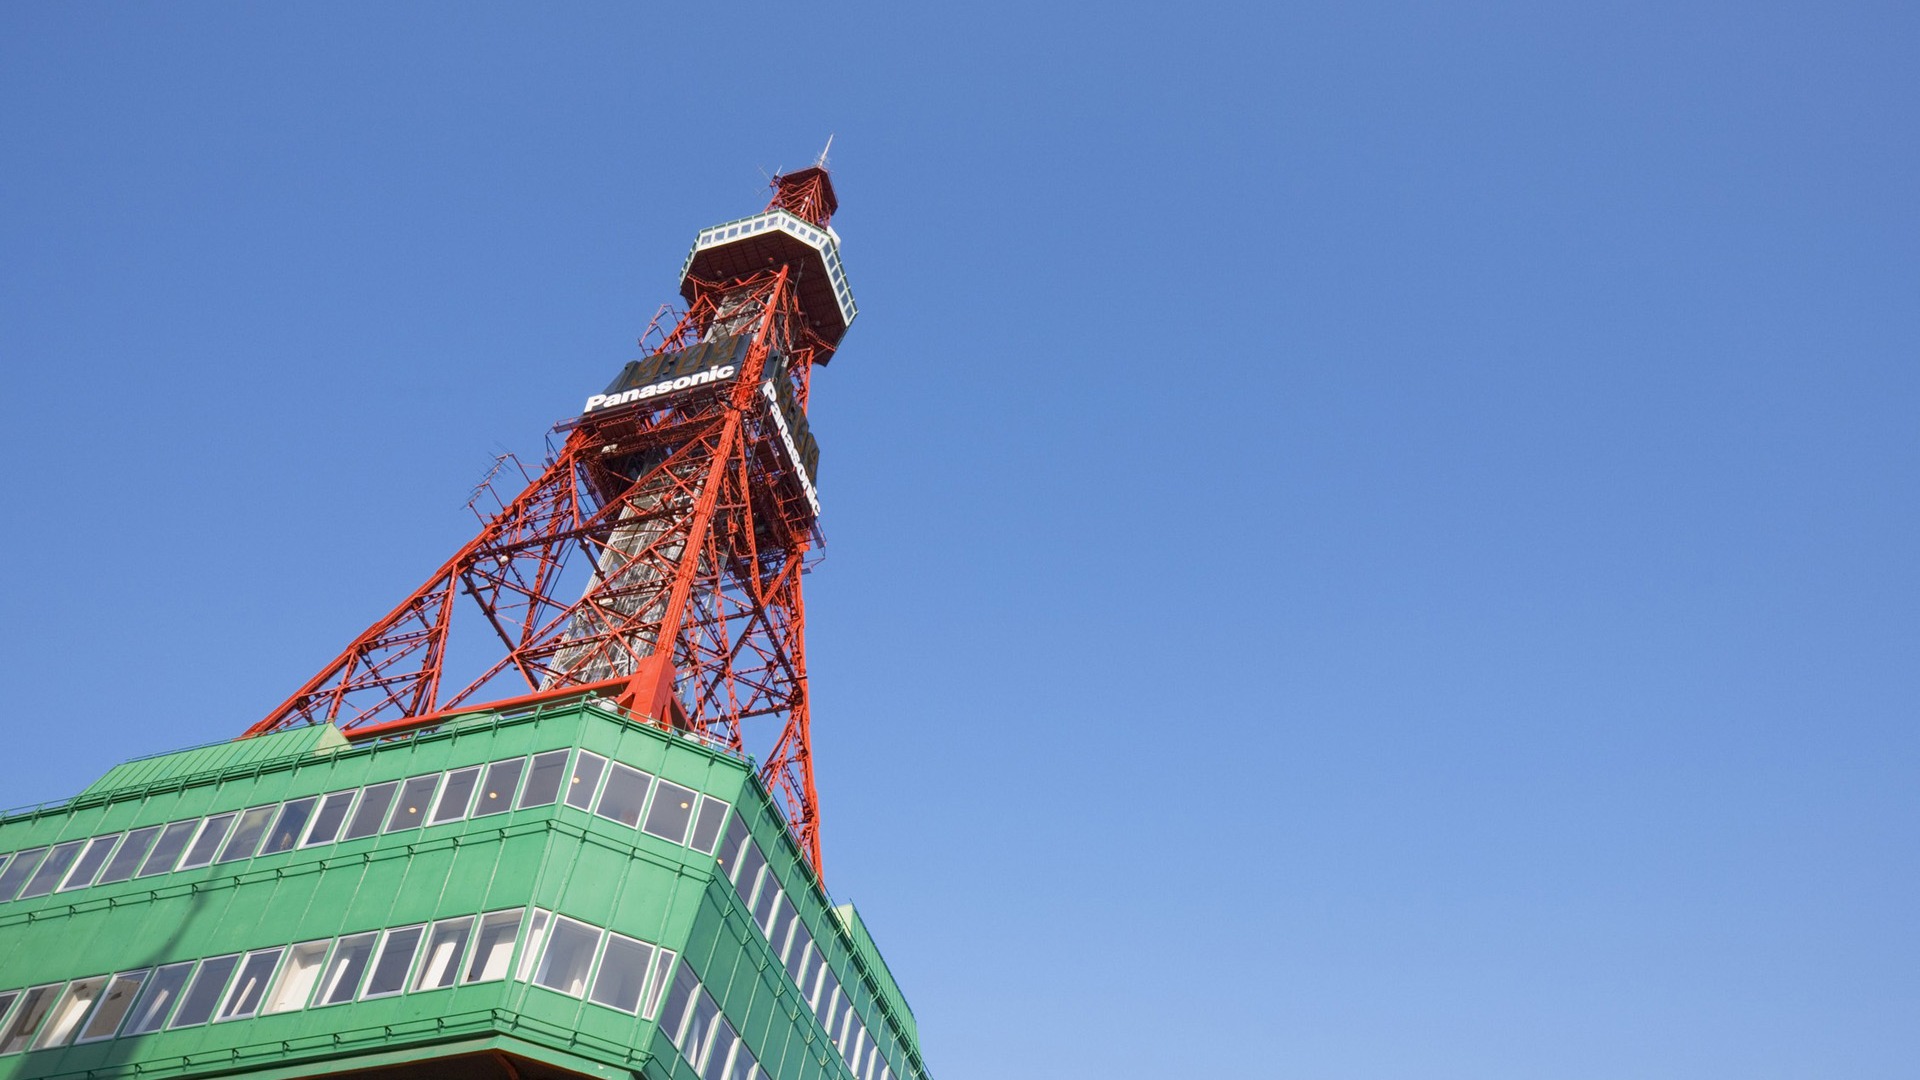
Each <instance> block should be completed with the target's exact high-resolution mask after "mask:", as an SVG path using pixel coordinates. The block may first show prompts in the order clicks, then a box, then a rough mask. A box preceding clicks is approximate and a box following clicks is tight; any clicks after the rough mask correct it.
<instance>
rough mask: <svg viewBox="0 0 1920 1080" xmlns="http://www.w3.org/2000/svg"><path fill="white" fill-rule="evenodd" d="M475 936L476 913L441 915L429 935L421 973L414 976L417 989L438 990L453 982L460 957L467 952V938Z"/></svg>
mask: <svg viewBox="0 0 1920 1080" xmlns="http://www.w3.org/2000/svg"><path fill="white" fill-rule="evenodd" d="M472 936H473V916H471V915H468V916H466V917H465V918H460V919H442V920H441V921H440V922H437V923H434V924H433V931H432V932H431V933H429V934H428V935H427V952H426V955H425V957H424V958H422V959H421V961H420V974H419V975H417V976H415V977H414V980H413V988H414V989H415V990H439V989H441V988H443V987H448V986H452V985H453V980H454V979H456V978H458V977H459V975H460V958H461V957H462V956H464V955H465V954H466V951H467V939H468V938H470V937H472Z"/></svg>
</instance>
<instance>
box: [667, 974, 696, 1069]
mask: <svg viewBox="0 0 1920 1080" xmlns="http://www.w3.org/2000/svg"><path fill="white" fill-rule="evenodd" d="M699 989H700V981H699V980H698V979H695V978H694V977H693V971H692V969H691V968H689V967H687V965H685V964H681V965H680V966H679V968H678V969H677V970H675V971H674V973H673V992H672V993H670V994H668V995H667V1007H666V1009H665V1010H664V1011H663V1012H662V1013H661V1014H660V1030H661V1031H664V1032H666V1035H667V1038H668V1040H670V1041H671V1042H672V1043H673V1045H674V1046H676V1047H678V1048H679V1049H680V1052H681V1053H683V1054H684V1053H685V1052H686V1049H687V1043H686V1020H687V1007H688V1006H689V1005H691V1004H692V1002H693V995H694V994H695V993H697V992H698V991H699Z"/></svg>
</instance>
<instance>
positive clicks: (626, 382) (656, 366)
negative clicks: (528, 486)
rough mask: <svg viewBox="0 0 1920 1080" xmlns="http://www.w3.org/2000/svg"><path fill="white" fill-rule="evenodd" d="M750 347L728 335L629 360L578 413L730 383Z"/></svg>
mask: <svg viewBox="0 0 1920 1080" xmlns="http://www.w3.org/2000/svg"><path fill="white" fill-rule="evenodd" d="M751 344H753V339H752V337H750V336H748V335H746V334H730V335H727V336H724V337H717V338H714V339H713V340H712V341H703V342H701V343H700V344H698V345H694V346H691V347H689V348H685V349H675V350H674V351H672V352H663V353H655V354H654V355H652V356H649V357H647V358H646V359H644V360H635V361H632V362H631V363H629V364H627V366H626V367H624V368H622V369H621V370H620V375H619V377H618V378H616V379H614V380H613V382H612V384H611V385H609V386H608V387H607V389H606V392H605V393H600V394H595V395H593V396H592V397H590V398H588V399H587V406H586V408H584V409H582V410H581V411H582V412H589V413H590V412H599V411H600V410H602V409H613V408H618V407H619V406H622V405H631V404H633V403H634V402H636V401H644V400H649V399H653V398H661V397H668V396H671V395H673V394H678V393H680V392H682V391H685V390H691V389H693V388H694V387H697V386H708V385H711V384H713V383H719V382H728V381H731V380H732V379H733V377H734V376H735V375H738V374H739V373H740V368H741V366H742V365H743V364H745V363H746V359H747V347H748V346H749V345H751Z"/></svg>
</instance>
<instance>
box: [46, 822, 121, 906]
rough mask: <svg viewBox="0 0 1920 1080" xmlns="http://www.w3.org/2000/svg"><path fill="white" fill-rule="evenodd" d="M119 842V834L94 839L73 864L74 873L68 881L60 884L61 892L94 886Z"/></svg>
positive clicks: (69, 875) (68, 876) (68, 877)
mask: <svg viewBox="0 0 1920 1080" xmlns="http://www.w3.org/2000/svg"><path fill="white" fill-rule="evenodd" d="M119 842H120V837H119V835H118V834H115V835H113V836H96V837H94V838H93V840H92V842H90V843H88V844H87V850H86V851H84V852H82V853H81V854H80V858H79V860H78V861H76V862H75V863H74V864H73V871H72V872H71V873H69V874H68V875H67V880H65V881H63V882H61V883H60V889H59V891H60V892H66V891H67V890H68V889H84V888H86V887H87V886H89V885H91V884H93V879H94V878H96V877H98V876H100V868H101V867H102V866H104V865H106V862H107V859H108V857H109V856H111V855H112V854H113V849H114V846H115V845H116V844H118V843H119Z"/></svg>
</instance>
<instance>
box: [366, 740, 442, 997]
mask: <svg viewBox="0 0 1920 1080" xmlns="http://www.w3.org/2000/svg"><path fill="white" fill-rule="evenodd" d="M435 779H438V778H437V777H436V778H435ZM426 929H427V928H426V927H424V926H407V927H402V928H400V929H398V930H389V931H387V936H386V938H385V939H384V940H382V941H381V942H380V958H379V959H378V960H375V961H374V962H373V974H372V975H370V976H368V977H367V988H366V990H365V991H363V992H362V993H361V995H360V996H361V997H363V998H370V997H384V996H385V995H387V994H397V993H399V992H400V991H402V990H404V989H406V987H407V972H409V971H412V970H413V954H414V951H415V950H416V949H418V948H419V947H420V937H421V935H422V934H424V933H426Z"/></svg>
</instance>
